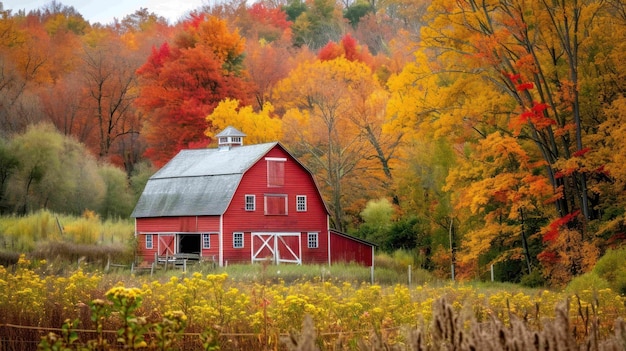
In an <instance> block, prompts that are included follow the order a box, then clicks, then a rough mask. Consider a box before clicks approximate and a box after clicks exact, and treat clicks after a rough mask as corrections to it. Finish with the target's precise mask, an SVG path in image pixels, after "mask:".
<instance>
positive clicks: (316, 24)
mask: <svg viewBox="0 0 626 351" xmlns="http://www.w3.org/2000/svg"><path fill="white" fill-rule="evenodd" d="M303 5H304V9H303V10H304V11H303V12H299V11H300V10H302V6H303ZM290 10H296V11H294V12H293V14H292V13H290ZM286 12H287V14H288V15H289V16H290V20H291V21H293V22H294V23H293V25H292V27H291V28H292V30H293V43H294V45H296V46H308V47H309V48H311V49H313V50H317V49H319V48H321V47H323V46H324V45H326V43H328V42H329V41H337V40H339V38H340V37H341V35H342V31H343V29H342V27H343V25H342V15H341V10H340V9H339V8H337V7H336V4H335V2H334V1H332V0H313V1H307V2H302V1H300V0H294V1H292V2H290V4H289V5H288V7H287V8H286ZM298 12H299V13H298ZM296 14H297V15H296Z"/></svg>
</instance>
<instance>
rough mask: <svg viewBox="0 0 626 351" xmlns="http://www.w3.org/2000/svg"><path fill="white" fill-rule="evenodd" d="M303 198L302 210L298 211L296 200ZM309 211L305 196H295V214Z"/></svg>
mask: <svg viewBox="0 0 626 351" xmlns="http://www.w3.org/2000/svg"><path fill="white" fill-rule="evenodd" d="M300 198H303V199H304V203H303V205H304V209H302V210H301V209H299V208H298V205H300V204H299V203H298V199H300ZM308 210H309V206H308V204H307V196H306V195H296V212H307V211H308Z"/></svg>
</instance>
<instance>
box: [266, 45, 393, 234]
mask: <svg viewBox="0 0 626 351" xmlns="http://www.w3.org/2000/svg"><path fill="white" fill-rule="evenodd" d="M376 87H377V82H376V80H375V78H374V77H373V74H372V72H371V70H370V69H369V68H368V67H367V66H366V65H364V64H362V63H359V62H352V61H348V60H346V59H345V58H343V57H340V58H337V59H334V60H330V61H314V62H304V63H302V64H301V65H300V66H298V68H296V69H295V70H294V71H292V72H291V74H290V75H289V77H287V78H285V79H284V80H283V81H281V82H280V83H279V84H278V86H277V87H276V97H277V100H276V104H277V105H278V106H280V107H281V108H282V109H284V110H285V111H286V112H285V114H284V116H283V131H284V133H285V136H286V143H287V144H288V145H289V146H290V148H291V149H293V150H294V151H295V153H296V154H297V156H299V157H301V158H302V159H303V160H304V162H305V164H307V166H308V167H309V168H310V169H311V170H312V171H313V173H314V174H316V176H317V177H318V179H319V180H320V182H321V184H322V186H323V192H324V195H325V196H326V199H327V200H328V201H329V205H330V208H331V212H332V217H333V222H334V225H335V227H336V228H337V229H339V230H345V229H346V228H347V225H348V222H349V221H348V219H347V218H346V208H347V207H348V206H349V205H355V204H358V203H359V201H355V200H356V199H361V201H362V202H363V203H362V206H364V205H365V203H364V202H365V201H366V199H367V195H366V194H368V193H370V192H375V193H376V192H378V194H377V195H376V197H378V195H380V191H381V189H380V186H381V177H383V178H384V175H383V173H382V172H381V171H380V170H381V166H380V163H377V159H376V157H377V156H376V155H377V154H376V152H375V151H374V148H373V147H372V146H371V144H369V142H368V137H367V134H366V131H365V130H363V129H362V128H361V127H362V126H361V125H359V124H358V123H357V122H363V123H366V122H365V120H366V119H367V118H369V119H370V122H371V123H373V125H372V128H375V129H376V130H379V128H380V126H381V122H380V118H381V114H380V113H379V112H380V111H379V110H377V107H380V105H378V102H380V100H379V99H380V98H381V96H380V95H377V93H376V92H377V90H376ZM368 101H369V102H368ZM357 105H360V106H362V107H363V110H361V111H359V110H358V109H355V106H357ZM374 106H377V107H374ZM369 107H372V109H368V108H369ZM374 134H376V133H374ZM387 152H388V150H384V154H385V155H387ZM368 170H370V171H372V172H371V173H368V172H367V171H368ZM348 194H350V197H348V196H347V195H348ZM370 196H371V194H370ZM357 206H358V205H357ZM361 208H362V207H360V206H359V209H358V210H356V209H354V210H355V211H357V212H356V213H357V214H358V212H360V209H361Z"/></svg>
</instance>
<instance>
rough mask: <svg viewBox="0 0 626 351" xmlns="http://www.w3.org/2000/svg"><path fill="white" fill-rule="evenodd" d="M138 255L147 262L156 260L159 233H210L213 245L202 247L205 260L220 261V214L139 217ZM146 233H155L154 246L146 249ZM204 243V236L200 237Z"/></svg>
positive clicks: (137, 222) (137, 220) (137, 223)
mask: <svg viewBox="0 0 626 351" xmlns="http://www.w3.org/2000/svg"><path fill="white" fill-rule="evenodd" d="M136 226H137V251H138V252H137V255H138V256H139V257H140V259H141V260H144V261H146V262H153V261H154V254H155V253H156V252H157V248H158V235H157V234H159V233H175V234H182V233H198V235H200V234H201V233H210V234H211V247H210V248H209V249H201V256H202V259H203V260H208V261H212V260H215V261H216V262H217V261H219V235H218V233H219V231H220V217H219V216H187V217H154V218H137V219H136ZM146 233H150V234H154V235H153V245H154V246H153V248H152V249H146V235H145V234H146ZM200 240H201V241H200V245H202V238H200Z"/></svg>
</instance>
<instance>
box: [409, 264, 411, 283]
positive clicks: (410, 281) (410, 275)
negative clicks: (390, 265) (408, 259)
mask: <svg viewBox="0 0 626 351" xmlns="http://www.w3.org/2000/svg"><path fill="white" fill-rule="evenodd" d="M409 287H411V265H409Z"/></svg>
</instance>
